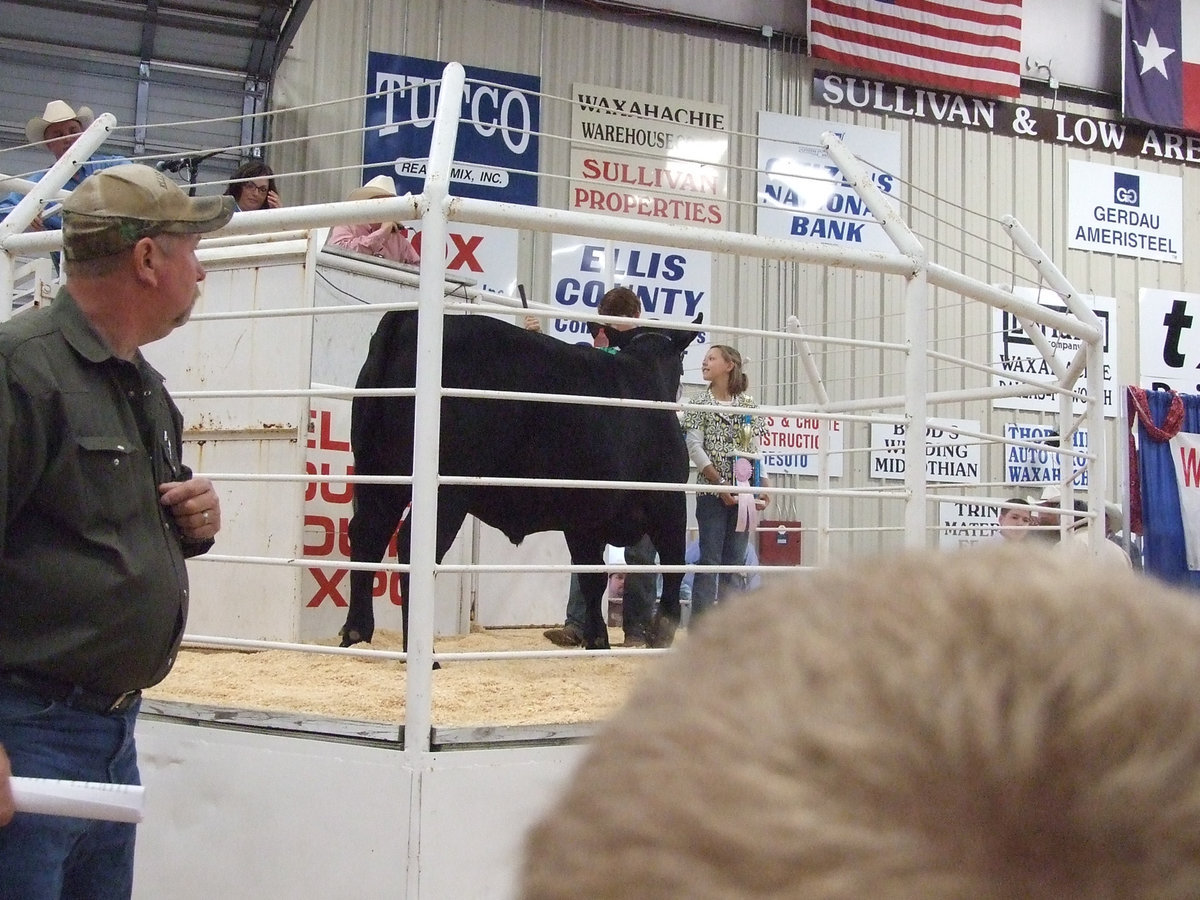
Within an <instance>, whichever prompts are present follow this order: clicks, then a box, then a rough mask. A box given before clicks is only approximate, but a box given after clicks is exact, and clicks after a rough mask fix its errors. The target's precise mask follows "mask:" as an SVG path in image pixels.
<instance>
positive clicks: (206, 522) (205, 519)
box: [204, 509, 208, 525]
mask: <svg viewBox="0 0 1200 900" xmlns="http://www.w3.org/2000/svg"><path fill="white" fill-rule="evenodd" d="M204 524H205V525H207V524H208V510H207V509H206V510H205V511H204Z"/></svg>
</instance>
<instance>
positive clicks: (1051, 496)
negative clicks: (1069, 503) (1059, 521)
mask: <svg viewBox="0 0 1200 900" xmlns="http://www.w3.org/2000/svg"><path fill="white" fill-rule="evenodd" d="M1061 500H1062V486H1061V485H1058V484H1048V485H1046V486H1045V487H1044V488H1042V496H1041V497H1040V498H1039V499H1038V503H1058V502H1060V501H1061Z"/></svg>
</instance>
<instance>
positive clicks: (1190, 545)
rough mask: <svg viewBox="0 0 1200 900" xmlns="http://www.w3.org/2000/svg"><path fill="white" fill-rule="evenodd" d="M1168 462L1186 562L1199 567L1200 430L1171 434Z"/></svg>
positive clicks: (1196, 568) (1197, 569) (1199, 568)
mask: <svg viewBox="0 0 1200 900" xmlns="http://www.w3.org/2000/svg"><path fill="white" fill-rule="evenodd" d="M1171 462H1172V463H1174V464H1175V483H1176V486H1177V487H1178V488H1179V511H1180V514H1181V515H1182V516H1183V539H1184V541H1185V542H1186V544H1187V564H1188V568H1189V569H1191V570H1192V571H1193V572H1197V571H1200V434H1192V433H1189V432H1186V431H1181V432H1179V433H1178V434H1177V435H1175V437H1173V438H1171Z"/></svg>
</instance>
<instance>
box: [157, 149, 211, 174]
mask: <svg viewBox="0 0 1200 900" xmlns="http://www.w3.org/2000/svg"><path fill="white" fill-rule="evenodd" d="M220 152H221V151H220V150H209V151H207V152H205V153H197V154H195V155H193V156H176V157H175V158H174V159H160V160H159V161H158V162H156V163H155V164H154V168H156V169H158V171H160V172H178V171H180V170H181V169H196V168H198V167H199V166H200V163H202V162H204V160H206V159H208V158H209V157H210V156H216V155H217V154H218V153H220Z"/></svg>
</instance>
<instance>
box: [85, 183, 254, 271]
mask: <svg viewBox="0 0 1200 900" xmlns="http://www.w3.org/2000/svg"><path fill="white" fill-rule="evenodd" d="M233 202H234V201H233V197H230V196H227V195H222V196H219V197H189V196H188V195H187V194H185V193H184V192H183V191H182V190H181V189H180V188H179V185H177V184H176V183H175V182H173V181H172V180H171V179H170V178H168V177H167V176H166V175H164V174H163V173H162V172H159V171H158V170H156V169H152V168H150V167H149V166H143V165H139V164H137V163H131V164H129V165H124V166H113V167H111V168H108V169H101V170H100V171H99V172H97V173H95V174H94V175H89V176H88V177H87V178H85V179H84V180H83V183H82V184H81V185H79V187H77V188H76V189H75V190H74V191H72V192H71V196H70V197H68V198H67V200H66V201H65V202H64V203H63V207H62V211H63V254H64V255H65V256H66V257H67V259H69V260H84V259H97V258H99V257H101V256H111V255H112V254H114V253H119V252H120V251H122V250H124V249H125V248H126V247H132V246H133V245H134V244H136V243H137V242H138V241H139V240H141V239H142V238H144V237H151V236H153V235H156V234H203V233H205V232H208V231H216V230H217V229H218V228H220V227H221V226H223V225H224V224H225V223H226V222H228V221H229V218H230V216H232V215H233Z"/></svg>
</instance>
